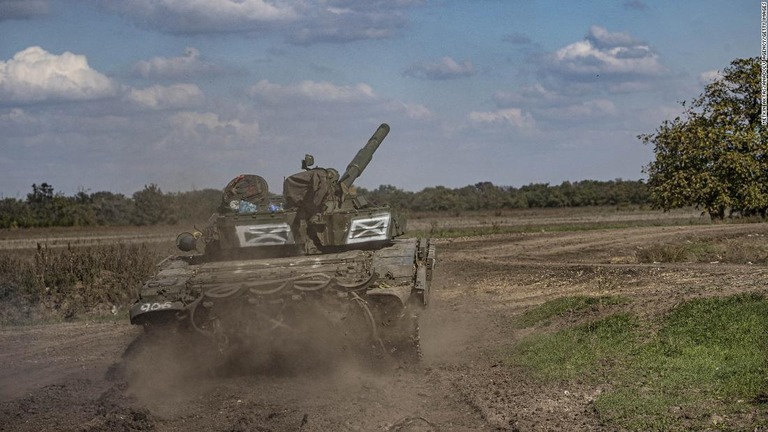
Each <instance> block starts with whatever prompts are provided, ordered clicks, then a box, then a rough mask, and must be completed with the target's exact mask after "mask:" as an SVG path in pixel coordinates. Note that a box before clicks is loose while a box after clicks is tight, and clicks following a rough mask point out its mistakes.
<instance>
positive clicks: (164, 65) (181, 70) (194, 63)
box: [133, 47, 222, 79]
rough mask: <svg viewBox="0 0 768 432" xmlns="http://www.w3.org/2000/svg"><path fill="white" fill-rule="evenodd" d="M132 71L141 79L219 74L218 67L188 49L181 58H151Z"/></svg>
mask: <svg viewBox="0 0 768 432" xmlns="http://www.w3.org/2000/svg"><path fill="white" fill-rule="evenodd" d="M133 71H134V72H135V73H136V74H137V75H139V76H141V77H142V78H160V79H178V78H189V77H193V76H206V75H212V74H216V73H220V72H221V71H222V70H221V68H220V67H218V66H216V65H214V64H211V63H208V62H205V61H203V60H202V59H201V58H200V51H198V50H197V49H196V48H192V47H189V48H187V49H186V50H184V55H183V56H181V57H153V58H151V59H149V60H141V61H138V62H136V64H135V65H134V66H133Z"/></svg>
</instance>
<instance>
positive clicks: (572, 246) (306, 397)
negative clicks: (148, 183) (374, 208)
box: [0, 224, 768, 432]
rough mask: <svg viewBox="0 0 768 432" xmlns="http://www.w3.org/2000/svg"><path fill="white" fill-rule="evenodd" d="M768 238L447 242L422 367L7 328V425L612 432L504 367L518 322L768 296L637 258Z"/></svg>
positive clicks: (718, 230)
mask: <svg viewBox="0 0 768 432" xmlns="http://www.w3.org/2000/svg"><path fill="white" fill-rule="evenodd" d="M766 235H768V226H767V225H765V224H748V225H703V226H684V227H643V228H626V229H612V230H596V231H583V232H559V233H550V232H537V233H526V234H503V235H492V236H487V237H482V238H480V237H473V238H466V239H453V240H443V241H440V242H439V243H438V258H439V264H438V267H437V269H436V276H435V279H434V281H433V288H432V289H433V301H432V303H431V305H430V307H429V309H428V310H427V311H426V313H425V314H424V315H423V316H422V322H421V340H422V350H423V361H422V363H421V364H420V365H419V366H416V367H405V368H404V367H399V366H398V365H395V364H390V363H376V364H370V363H368V362H367V361H365V360H364V359H356V358H354V357H351V356H346V357H345V356H341V357H340V358H339V359H336V360H335V361H334V362H332V363H330V364H329V363H328V362H317V364H314V363H313V362H312V361H307V359H304V361H303V362H301V363H300V364H299V365H300V366H295V365H294V366H293V367H283V368H270V367H256V368H253V369H249V370H245V371H244V370H239V371H232V370H227V369H226V368H223V367H222V366H221V365H220V364H218V363H217V361H216V355H215V353H201V352H200V350H199V347H197V348H192V347H189V346H177V345H179V344H176V345H174V344H172V343H170V342H169V341H168V340H167V339H164V338H158V339H154V338H149V337H147V336H146V335H145V334H144V332H143V331H142V329H140V328H136V327H132V326H130V325H129V324H128V323H127V320H126V322H119V323H113V322H109V323H82V322H78V323H67V324H52V325H40V326H30V327H16V328H5V329H0V346H1V347H2V350H1V351H0V361H1V362H2V365H3V367H2V368H0V431H60V430H63V431H101V430H114V431H139V430H155V431H260V432H263V431H438V430H439V431H494V430H522V431H527V430H564V431H581V430H613V429H614V428H611V427H610V425H601V424H600V422H599V419H598V418H596V416H595V413H594V409H593V408H592V401H593V400H594V398H595V397H596V396H597V395H599V394H600V392H601V391H602V390H603V389H601V388H593V387H588V386H586V385H569V386H562V385H559V386H554V385H545V384H542V383H540V382H537V381H536V380H534V379H533V378H531V377H530V376H529V375H528V374H526V372H525V371H524V370H516V369H514V368H510V367H509V366H504V365H502V364H501V363H500V361H499V356H500V354H499V353H500V349H502V348H508V347H511V346H513V344H514V342H515V340H517V339H519V338H520V337H522V336H523V335H524V332H525V330H517V329H514V328H513V326H511V325H510V319H511V317H513V316H515V315H517V314H519V313H521V312H522V311H524V310H525V309H526V308H529V307H532V306H535V305H538V304H541V303H543V302H544V301H546V300H549V299H553V298H556V297H559V296H565V295H575V294H587V295H622V296H627V297H630V298H632V299H633V301H632V306H631V307H633V308H635V309H636V311H637V312H638V313H649V314H650V313H655V312H657V311H659V310H665V309H667V308H669V307H672V306H673V305H674V304H676V303H679V302H681V301H684V300H686V299H689V298H694V297H699V296H710V295H723V294H731V293H736V292H747V291H765V287H766V286H768V269H766V268H764V267H762V266H758V265H749V264H745V265H730V264H728V265H726V264H721V263H717V262H715V263H706V264H639V263H637V260H636V252H637V251H638V250H639V248H642V247H647V246H649V245H653V244H656V243H659V242H667V241H674V240H685V239H696V238H715V237H717V238H723V237H725V238H732V239H739V238H747V237H749V238H754V237H755V236H766ZM736 241H738V240H736ZM181 345H184V344H181ZM310 360H311V359H310Z"/></svg>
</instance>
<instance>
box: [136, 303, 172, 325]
mask: <svg viewBox="0 0 768 432" xmlns="http://www.w3.org/2000/svg"><path fill="white" fill-rule="evenodd" d="M184 310H185V306H184V303H182V302H180V301H165V300H160V299H153V300H146V301H144V300H139V301H137V302H136V303H134V304H133V306H131V309H130V311H129V316H130V319H131V324H139V323H143V322H151V321H154V318H155V317H157V318H160V317H161V316H162V317H165V316H168V315H169V314H174V315H175V314H176V313H178V312H183V311H184Z"/></svg>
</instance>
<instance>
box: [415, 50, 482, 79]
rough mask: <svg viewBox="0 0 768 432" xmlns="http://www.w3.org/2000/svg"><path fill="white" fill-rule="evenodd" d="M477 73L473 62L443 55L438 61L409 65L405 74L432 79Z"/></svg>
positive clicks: (459, 76)
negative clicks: (457, 60) (460, 61)
mask: <svg viewBox="0 0 768 432" xmlns="http://www.w3.org/2000/svg"><path fill="white" fill-rule="evenodd" d="M474 74H475V67H474V66H473V65H472V63H470V62H468V61H465V62H462V63H457V62H456V60H454V59H452V58H451V57H447V56H446V57H443V58H442V59H440V60H439V61H437V62H421V63H418V64H415V65H413V66H411V67H409V68H408V69H407V70H406V71H405V72H403V75H405V76H410V77H413V78H422V79H430V80H448V79H456V78H463V77H468V76H472V75H474Z"/></svg>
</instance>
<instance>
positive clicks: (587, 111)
mask: <svg viewBox="0 0 768 432" xmlns="http://www.w3.org/2000/svg"><path fill="white" fill-rule="evenodd" d="M617 112H618V110H617V109H616V105H614V103H613V102H611V101H610V100H608V99H594V100H588V101H585V102H581V103H577V104H572V105H567V106H562V107H551V108H544V109H538V110H536V114H537V117H538V116H539V115H541V116H545V117H548V118H552V119H559V120H574V119H579V120H582V119H589V118H604V117H608V116H615V115H616V113H617Z"/></svg>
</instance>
